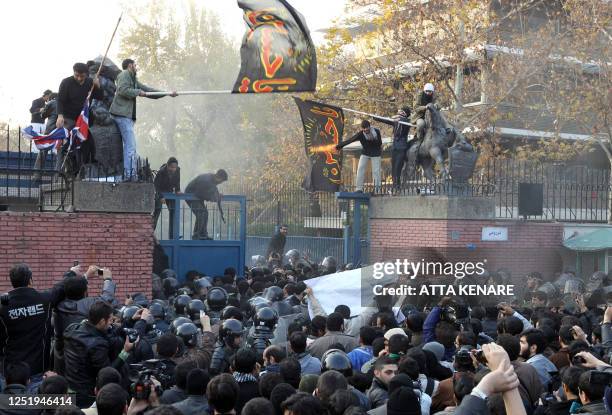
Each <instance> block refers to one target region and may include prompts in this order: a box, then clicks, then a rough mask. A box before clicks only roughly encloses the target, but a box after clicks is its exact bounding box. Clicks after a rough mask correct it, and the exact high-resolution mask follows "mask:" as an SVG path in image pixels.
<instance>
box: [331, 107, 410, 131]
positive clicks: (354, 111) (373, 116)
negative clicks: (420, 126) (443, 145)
mask: <svg viewBox="0 0 612 415" xmlns="http://www.w3.org/2000/svg"><path fill="white" fill-rule="evenodd" d="M342 110H343V111H348V112H352V113H355V114H359V115H365V116H366V117H371V118H384V119H386V120H389V121H394V122H397V123H399V124H402V125H408V126H410V127H416V125H415V124H411V123H409V122H405V121H396V120H394V119H393V118H388V117H381V116H379V115H376V114H369V113H367V112H362V111H357V110H353V109H350V108H342Z"/></svg>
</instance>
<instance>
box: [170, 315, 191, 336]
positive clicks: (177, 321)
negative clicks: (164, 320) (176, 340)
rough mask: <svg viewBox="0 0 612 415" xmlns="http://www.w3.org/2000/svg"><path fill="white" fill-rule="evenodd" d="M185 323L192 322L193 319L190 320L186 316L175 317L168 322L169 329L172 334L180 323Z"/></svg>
mask: <svg viewBox="0 0 612 415" xmlns="http://www.w3.org/2000/svg"><path fill="white" fill-rule="evenodd" d="M185 323H193V321H191V320H190V319H188V318H187V317H177V318H175V319H174V320H173V321H172V323H171V324H170V331H171V332H172V334H176V330H177V329H178V328H179V326H180V325H181V324H185Z"/></svg>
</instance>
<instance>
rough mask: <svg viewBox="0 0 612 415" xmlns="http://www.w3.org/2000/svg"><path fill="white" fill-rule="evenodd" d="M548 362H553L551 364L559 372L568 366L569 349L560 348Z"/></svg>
mask: <svg viewBox="0 0 612 415" xmlns="http://www.w3.org/2000/svg"><path fill="white" fill-rule="evenodd" d="M549 360H550V361H551V362H553V364H554V365H555V366H556V367H557V369H559V370H561V369H563V368H564V367H566V366H569V365H570V358H569V348H568V347H562V348H561V349H559V351H558V352H557V353H555V354H553V355H552V356H550V359H549Z"/></svg>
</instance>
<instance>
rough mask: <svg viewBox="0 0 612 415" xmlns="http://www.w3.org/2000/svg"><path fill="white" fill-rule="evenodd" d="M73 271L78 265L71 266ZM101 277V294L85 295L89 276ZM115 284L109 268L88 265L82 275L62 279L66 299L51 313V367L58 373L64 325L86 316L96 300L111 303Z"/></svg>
mask: <svg viewBox="0 0 612 415" xmlns="http://www.w3.org/2000/svg"><path fill="white" fill-rule="evenodd" d="M73 269H74V270H75V271H78V270H79V267H78V266H77V267H75V268H73ZM96 275H97V276H98V277H99V278H102V279H103V281H104V284H103V286H102V295H101V296H100V297H88V296H87V284H88V281H89V278H94V277H95V276H96ZM115 289H116V284H115V283H114V282H113V279H112V276H111V273H110V270H104V269H102V268H98V267H97V266H95V265H92V266H90V267H89V268H88V269H87V272H86V273H85V274H84V275H83V276H72V277H68V278H66V279H65V281H64V292H65V295H66V299H65V300H63V301H61V302H60V303H59V304H58V305H57V309H56V310H55V312H54V313H53V326H54V327H53V328H54V331H55V343H54V348H53V356H54V364H53V369H54V370H55V372H57V373H58V374H60V375H63V374H64V338H63V333H64V330H65V329H66V327H68V326H69V325H71V324H73V323H80V322H81V321H83V320H84V319H86V318H87V314H88V313H89V308H90V307H91V306H92V305H93V304H94V303H95V302H96V301H100V300H102V301H107V302H108V303H113V301H114V300H115Z"/></svg>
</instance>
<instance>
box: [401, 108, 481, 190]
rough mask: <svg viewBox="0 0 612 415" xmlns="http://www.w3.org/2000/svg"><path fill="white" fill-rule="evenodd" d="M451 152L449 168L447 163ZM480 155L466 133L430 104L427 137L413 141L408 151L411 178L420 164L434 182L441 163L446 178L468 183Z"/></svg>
mask: <svg viewBox="0 0 612 415" xmlns="http://www.w3.org/2000/svg"><path fill="white" fill-rule="evenodd" d="M449 153H450V155H451V163H450V170H449V169H447V167H446V165H445V164H444V161H445V160H446V159H447V158H448V156H449ZM477 157H478V155H477V153H475V151H474V149H473V147H472V145H471V144H470V143H468V142H467V140H466V138H465V136H464V135H463V134H462V133H461V132H460V131H459V130H457V129H456V128H455V127H453V126H452V125H450V124H449V123H448V122H447V121H446V120H445V119H444V117H443V116H442V113H441V112H440V111H439V110H438V108H437V107H436V105H435V104H431V103H430V104H427V106H426V113H425V134H424V138H423V140H422V141H420V140H417V139H415V140H412V141H411V142H410V148H409V149H408V151H407V152H406V159H407V161H406V163H407V165H408V167H407V169H406V170H407V176H408V178H409V179H410V178H413V177H414V176H415V173H416V168H417V166H421V168H422V169H423V173H424V174H425V177H427V179H428V180H429V181H434V180H435V178H436V177H435V173H434V166H435V165H436V164H438V166H439V169H440V171H441V173H442V178H443V179H444V180H446V179H453V180H454V181H460V182H465V181H467V179H469V178H470V177H471V176H472V174H473V172H474V167H475V165H476V159H477Z"/></svg>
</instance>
